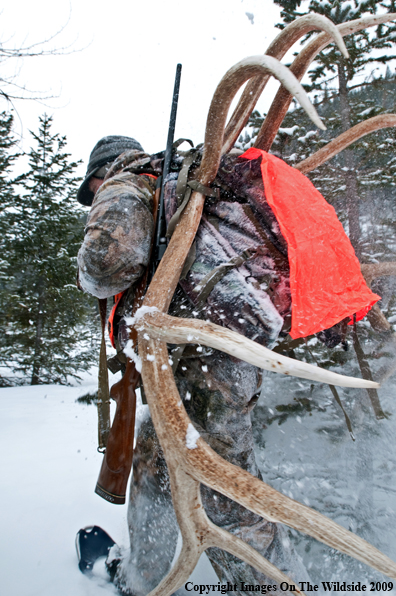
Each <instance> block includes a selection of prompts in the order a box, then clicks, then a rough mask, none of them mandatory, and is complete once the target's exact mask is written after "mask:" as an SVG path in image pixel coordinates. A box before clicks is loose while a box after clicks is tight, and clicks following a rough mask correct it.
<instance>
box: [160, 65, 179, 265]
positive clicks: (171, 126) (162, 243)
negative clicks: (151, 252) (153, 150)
mask: <svg viewBox="0 0 396 596" xmlns="http://www.w3.org/2000/svg"><path fill="white" fill-rule="evenodd" d="M181 69H182V65H181V64H178V65H177V66H176V76H175V85H174V88H173V98H172V107H171V114H170V119H169V129H168V140H167V143H166V151H165V161H164V169H163V172H162V182H161V194H160V200H159V212H158V218H157V234H156V239H155V246H156V254H155V262H156V265H158V263H159V261H160V260H161V258H162V255H163V254H164V252H165V248H166V240H165V229H164V227H165V225H164V219H165V214H164V210H165V209H164V188H165V179H166V177H167V175H168V174H169V169H170V163H171V159H172V148H173V139H174V135H175V125H176V114H177V104H178V101H179V89H180V77H181Z"/></svg>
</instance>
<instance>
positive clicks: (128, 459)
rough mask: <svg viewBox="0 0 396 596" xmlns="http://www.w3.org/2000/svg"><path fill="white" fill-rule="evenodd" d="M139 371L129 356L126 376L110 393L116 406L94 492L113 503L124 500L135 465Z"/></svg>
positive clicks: (122, 502)
mask: <svg viewBox="0 0 396 596" xmlns="http://www.w3.org/2000/svg"><path fill="white" fill-rule="evenodd" d="M139 378H140V374H139V373H138V372H137V370H136V368H135V365H134V363H133V362H132V361H131V360H129V359H128V363H127V366H126V371H125V374H124V376H123V377H122V379H121V380H120V381H118V383H116V384H115V385H113V386H112V388H111V391H110V397H112V398H113V399H114V400H115V401H116V403H117V409H116V413H115V416H114V420H113V424H112V426H111V429H110V432H109V436H108V439H107V445H106V452H105V454H104V456H103V461H102V467H101V469H100V472H99V477H98V481H97V483H96V488H95V492H96V494H98V495H99V496H100V497H102V498H103V499H105V500H106V501H109V502H110V503H114V504H115V505H123V504H124V503H125V495H126V487H127V484H128V478H129V474H130V471H131V467H132V457H133V440H134V434H135V412H136V393H135V389H136V386H137V384H138V382H139Z"/></svg>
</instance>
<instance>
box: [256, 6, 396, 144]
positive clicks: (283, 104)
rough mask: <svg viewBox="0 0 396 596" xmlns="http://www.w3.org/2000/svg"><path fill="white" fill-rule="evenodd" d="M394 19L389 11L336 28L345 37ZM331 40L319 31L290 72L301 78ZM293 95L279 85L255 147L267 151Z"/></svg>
mask: <svg viewBox="0 0 396 596" xmlns="http://www.w3.org/2000/svg"><path fill="white" fill-rule="evenodd" d="M395 19H396V13H389V14H385V15H381V16H373V17H364V18H362V19H356V20H355V21H349V22H347V23H341V24H340V25H337V29H338V31H339V33H340V35H342V37H345V36H346V35H351V34H352V33H356V32H357V31H361V30H362V29H366V28H367V27H374V26H375V25H381V24H382V23H387V22H388V21H393V20H395ZM331 42H332V37H331V35H329V34H328V33H320V34H319V35H318V36H317V37H315V39H313V40H312V41H311V42H310V43H309V44H307V45H306V46H305V48H303V49H302V50H301V52H300V53H299V55H298V56H297V57H296V59H295V60H294V62H293V64H292V65H291V67H290V70H291V71H292V73H293V74H294V75H295V76H296V77H297V79H298V80H299V81H301V79H302V78H303V76H304V74H305V73H306V72H307V70H308V68H309V66H310V64H311V63H312V62H313V60H314V59H315V57H316V56H317V55H318V54H319V52H321V51H322V50H323V49H324V48H325V47H326V46H327V45H328V44H329V43H331ZM292 99H293V96H292V95H291V93H290V92H289V91H287V89H285V88H284V87H281V88H280V89H279V91H278V93H277V94H276V97H275V99H274V101H273V102H272V104H271V107H270V109H269V112H268V114H267V117H266V119H265V120H264V122H263V125H262V127H261V129H260V131H259V133H258V135H257V139H256V142H255V147H257V148H259V149H263V150H264V151H269V150H270V148H271V145H272V143H273V142H274V139H275V137H276V135H277V133H278V130H279V127H280V125H281V124H282V122H283V119H284V117H285V116H286V113H287V110H288V109H289V106H290V103H291V101H292Z"/></svg>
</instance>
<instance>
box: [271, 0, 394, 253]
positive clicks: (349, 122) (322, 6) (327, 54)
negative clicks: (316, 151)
mask: <svg viewBox="0 0 396 596" xmlns="http://www.w3.org/2000/svg"><path fill="white" fill-rule="evenodd" d="M275 4H278V5H279V6H281V7H282V12H281V16H282V18H283V20H284V23H281V24H279V25H278V26H279V27H280V28H283V27H284V26H285V24H287V23H288V22H291V21H292V20H294V19H295V18H296V17H298V16H301V15H304V14H307V13H312V12H315V13H318V14H322V15H324V16H326V17H328V18H329V19H330V20H332V21H333V22H334V23H335V24H337V25H338V24H340V23H344V22H347V21H350V20H353V19H359V18H361V17H365V16H369V15H372V14H376V13H377V12H378V10H382V12H383V11H384V9H385V10H386V11H388V12H391V11H392V10H394V2H392V1H386V0H385V1H383V2H377V1H376V0H354V1H353V2H352V1H351V0H320V1H318V0H310V1H309V2H302V1H301V0H296V1H293V2H289V1H283V0H275ZM299 8H303V9H305V10H300V11H299V10H297V9H299ZM310 35H311V34H309V35H307V38H309V37H310ZM395 36H396V27H395V25H394V24H393V23H389V24H384V25H380V26H378V27H377V28H376V29H375V30H373V28H370V29H367V30H363V31H360V32H358V33H356V34H354V35H348V36H347V37H345V38H344V39H345V42H346V46H347V48H348V52H349V56H350V58H349V60H345V58H344V57H343V56H342V54H341V53H340V51H339V50H338V48H337V47H336V46H335V45H334V44H330V45H329V46H328V47H327V48H325V49H324V50H323V51H322V52H320V54H319V55H318V56H317V58H316V61H315V63H314V66H313V68H312V69H311V70H310V71H309V78H310V81H311V84H309V85H306V89H307V90H308V91H311V92H315V93H316V94H317V99H318V100H321V101H323V99H324V100H328V99H329V98H330V97H337V98H338V100H339V106H338V108H339V112H338V116H337V118H336V122H335V124H337V127H335V126H333V131H334V132H335V128H337V129H338V130H337V133H338V134H339V133H341V132H344V131H346V130H348V129H349V128H351V126H353V125H354V124H357V123H358V122H360V121H361V120H364V119H366V118H368V117H371V116H374V115H376V113H378V111H376V109H375V106H372V109H371V110H367V111H365V110H360V112H359V111H356V110H355V111H354V110H353V109H352V105H351V101H352V99H351V92H352V90H354V89H356V88H361V87H363V86H365V85H370V84H371V79H372V67H373V66H374V65H376V64H386V63H388V62H390V61H391V60H393V59H394V58H395V53H394V51H393V44H394V39H395ZM368 69H370V70H369V72H368ZM364 72H365V73H367V72H368V75H369V76H368V77H366V79H365V80H364V81H361V80H359V77H361V76H362V74H363V73H364ZM340 159H342V162H343V165H342V172H343V184H342V185H341V187H344V189H345V196H346V201H347V213H348V228H349V236H350V240H351V242H352V245H353V246H354V248H355V251H356V254H357V255H358V257H359V258H361V256H362V247H361V225H360V217H359V211H360V209H359V206H360V197H359V180H358V175H357V172H356V168H357V164H356V160H355V152H354V149H353V148H352V149H346V150H345V151H344V152H343V153H342V157H341V158H340ZM334 186H336V185H334ZM338 187H340V185H338Z"/></svg>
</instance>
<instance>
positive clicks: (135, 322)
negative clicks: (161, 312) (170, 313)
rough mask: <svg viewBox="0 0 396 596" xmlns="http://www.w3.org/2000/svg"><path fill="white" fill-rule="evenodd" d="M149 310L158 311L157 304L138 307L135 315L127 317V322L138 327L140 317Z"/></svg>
mask: <svg viewBox="0 0 396 596" xmlns="http://www.w3.org/2000/svg"><path fill="white" fill-rule="evenodd" d="M149 312H158V308H157V307H156V306H144V305H143V306H141V307H140V308H138V309H137V311H136V312H135V314H134V316H133V317H125V321H126V324H127V325H129V326H134V327H137V325H138V323H139V321H140V319H141V318H142V317H144V315H146V314H147V313H149Z"/></svg>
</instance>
